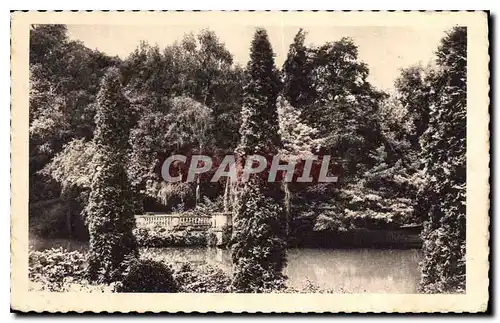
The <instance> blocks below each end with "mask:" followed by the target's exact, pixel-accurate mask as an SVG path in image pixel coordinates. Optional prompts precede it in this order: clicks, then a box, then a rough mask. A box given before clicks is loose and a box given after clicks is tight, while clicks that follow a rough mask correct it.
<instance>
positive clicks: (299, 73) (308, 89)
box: [283, 28, 316, 109]
mask: <svg viewBox="0 0 500 323" xmlns="http://www.w3.org/2000/svg"><path fill="white" fill-rule="evenodd" d="M305 37H306V32H304V30H303V29H302V28H301V29H300V30H299V31H298V32H297V34H296V35H295V37H294V39H293V43H292V44H291V45H290V49H289V51H288V55H287V58H286V60H285V63H284V64H283V93H284V95H285V98H286V99H287V100H288V102H290V104H291V105H292V106H293V107H295V108H298V109H304V108H306V107H307V106H308V105H309V104H311V103H312V102H313V100H314V97H315V93H316V92H315V89H314V87H313V84H312V79H311V73H312V64H311V60H310V59H309V57H308V55H309V54H310V50H308V48H307V47H306V46H305V45H304V41H305Z"/></svg>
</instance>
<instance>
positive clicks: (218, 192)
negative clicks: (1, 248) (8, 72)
mask: <svg viewBox="0 0 500 323" xmlns="http://www.w3.org/2000/svg"><path fill="white" fill-rule="evenodd" d="M108 14H109V15H110V16H109V17H108V16H106V15H108ZM120 14H123V15H127V16H126V17H127V19H128V20H127V19H125V18H123V19H120ZM134 14H137V15H136V16H135V15H134ZM351 14H352V16H349V15H351ZM358 14H359V15H358ZM362 14H363V13H347V12H346V13H342V12H337V13H334V12H333V13H332V12H330V13H327V12H323V13H322V12H295V13H293V12H266V13H264V12H260V13H259V12H191V13H189V12H162V13H161V12H157V13H150V16H151V17H150V18H148V17H149V16H148V14H147V13H142V15H141V13H132V12H129V13H126V12H124V13H119V12H115V13H100V15H95V17H94V18H92V17H93V16H92V13H86V14H85V13H82V15H79V13H77V12H74V13H70V12H66V13H54V12H53V13H36V14H35V15H31V16H30V13H17V16H16V15H15V13H14V14H13V18H12V19H13V32H15V31H16V29H15V28H17V26H18V25H19V26H20V27H19V29H18V30H17V31H19V32H20V30H21V29H22V30H23V31H24V34H22V36H21V35H20V34H15V35H13V45H12V46H14V49H16V48H17V49H18V50H19V51H18V52H17V53H22V54H19V55H18V56H16V55H17V54H16V52H13V53H14V54H13V58H12V59H13V64H14V63H15V64H17V65H16V66H19V71H22V72H19V73H18V74H16V70H14V71H13V74H12V78H13V89H14V90H15V89H16V81H17V82H18V83H17V84H18V85H19V87H18V89H20V90H19V91H21V90H22V91H25V92H19V96H17V95H18V94H17V93H16V92H13V93H14V97H16V96H17V97H22V99H19V101H15V100H14V101H13V106H12V114H13V123H12V131H13V137H12V138H13V139H12V140H13V160H12V163H13V166H12V167H13V171H12V182H13V183H12V185H13V186H12V192H13V198H15V199H16V201H14V200H13V211H12V212H13V213H12V215H11V216H12V220H11V221H12V223H13V229H12V233H11V240H12V248H13V250H21V248H22V250H23V252H19V253H17V254H16V256H15V257H14V256H13V258H12V266H13V268H14V266H17V265H19V266H20V267H19V268H23V269H22V270H20V271H18V273H16V274H15V277H14V276H13V280H14V278H17V279H18V282H19V281H21V280H22V281H23V282H22V283H19V284H18V286H15V287H13V288H14V290H13V293H16V295H17V296H18V297H13V301H16V304H17V307H18V308H20V309H21V310H23V309H25V310H28V309H29V308H30V305H28V304H32V305H31V306H34V308H38V310H43V306H47V307H50V308H52V307H51V306H56V307H55V308H57V301H52V302H51V304H49V303H45V305H43V304H42V305H38V306H42V307H37V306H35V305H33V302H31V301H29V300H28V299H29V297H28V296H24V298H23V297H21V295H31V294H33V295H49V296H47V297H51V296H50V295H55V296H54V297H58V299H60V300H63V299H64V298H65V297H67V298H68V299H69V298H71V297H73V298H76V297H83V298H84V299H87V300H88V302H90V301H91V300H92V299H93V297H94V295H95V298H94V299H95V303H96V310H97V308H101V307H100V306H105V305H104V303H105V302H106V301H104V300H105V299H106V298H102V297H110V298H109V300H110V302H111V300H112V299H114V300H115V301H116V302H117V303H118V302H119V301H118V300H119V299H123V297H128V296H130V297H134V296H133V295H134V293H140V295H146V294H143V293H150V294H147V295H149V296H153V295H154V296H156V295H158V297H164V296H165V297H174V298H172V300H174V299H175V297H177V296H178V297H183V298H182V299H184V300H189V299H190V297H191V296H190V295H192V294H196V295H197V296H196V297H197V298H196V299H198V297H203V296H199V294H207V296H208V295H210V297H212V298H211V299H217V298H218V297H223V296H224V295H223V294H228V295H235V297H237V296H238V295H253V296H251V297H255V298H256V299H258V298H259V297H266V295H269V294H272V295H273V296H272V297H277V298H276V299H277V300H279V297H284V299H296V300H299V299H306V298H305V297H309V296H310V297H319V298H318V299H320V298H321V297H325V300H327V299H328V297H330V296H329V295H332V296H331V297H344V296H345V297H352V296H353V295H360V297H363V295H367V297H373V298H371V299H376V298H378V299H379V300H377V302H382V301H383V299H384V298H385V297H387V304H386V305H387V307H388V308H394V311H398V309H397V306H399V305H391V304H400V303H405V305H401V306H403V307H404V306H406V307H404V308H403V307H402V308H401V311H414V312H419V311H430V310H431V309H432V308H435V310H441V311H448V310H458V308H456V306H460V305H459V303H457V302H455V301H453V298H452V297H461V296H463V297H464V298H461V299H462V300H467V299H469V298H467V297H470V299H473V300H474V301H472V302H470V301H467V302H464V305H463V306H464V307H463V309H464V310H468V311H474V310H475V311H484V310H485V309H486V308H485V307H486V302H487V300H488V292H487V286H488V274H487V273H488V267H489V265H488V262H487V260H488V253H489V251H488V240H487V239H488V238H487V234H488V208H489V200H488V194H489V186H488V178H489V169H488V163H489V152H488V151H489V143H488V122H489V120H488V118H489V116H488V104H489V103H488V96H487V95H488V91H489V89H488V88H487V87H488V75H487V73H488V38H487V13H485V12H457V13H453V14H450V15H446V13H445V12H441V13H438V12H436V13H434V14H428V15H427V16H426V14H425V13H417V12H415V13H413V12H406V13H385V14H384V13H375V12H373V13H371V14H372V15H369V16H366V17H367V19H364V18H363V17H364V16H362ZM366 14H370V13H369V12H367V13H366ZM392 15H394V16H392ZM133 17H137V18H140V19H138V20H137V21H133V20H132V18H133ZM393 17H394V19H391V18H393ZM16 18H17V20H16ZM45 18H47V19H45ZM73 18H74V19H73ZM80 18H81V19H80ZM107 18H109V19H107ZM115 18H116V19H115ZM368 18H369V19H372V18H373V19H374V20H373V23H370V20H369V19H368ZM92 19H94V21H93V22H92ZM336 19H337V20H336ZM355 19H357V20H355ZM426 19H428V20H427V21H428V23H424V21H425V20H426ZM127 21H130V23H128V24H127ZM141 21H144V23H141ZM353 21H359V22H360V23H359V25H357V24H355V23H353ZM16 22H18V25H16ZM21 26H22V27H21ZM18 35H19V36H18ZM22 37H24V38H22ZM16 39H19V42H18V43H16ZM21 39H22V41H21ZM471 42H473V43H471ZM16 46H18V47H16ZM24 51H26V53H24ZM473 73H474V74H473ZM481 73H483V74H481ZM471 74H473V75H474V76H472V77H474V78H471V76H470V75H471ZM25 78H27V79H25ZM471 100H474V101H471ZM471 102H476V103H475V104H471ZM16 104H18V105H16ZM18 125H20V126H18ZM16 134H19V136H18V137H16ZM15 140H18V142H20V144H19V145H20V146H19V149H16V148H14V142H15ZM21 147H22V148H21ZM16 151H17V153H16ZM16 158H17V159H16ZM16 160H17V161H19V164H18V163H16ZM16 172H17V173H16ZM15 174H22V175H19V176H18V177H16V176H15ZM16 183H17V184H16ZM16 194H17V195H16ZM18 206H19V208H18ZM16 208H17V210H20V211H19V212H17V213H15V210H16ZM470 226H472V227H470ZM471 231H472V233H471ZM18 232H20V233H18ZM17 234H19V235H18V236H17ZM472 246H474V249H470V248H472ZM16 248H19V249H16ZM12 253H13V254H14V251H12ZM471 253H472V254H471ZM26 257H27V258H28V259H26ZM472 258H473V259H472ZM471 259H472V260H471ZM26 262H27V268H25V266H26ZM21 266H24V267H21ZM21 274H22V275H21ZM23 275H27V277H24V276H23ZM14 283H15V282H14ZM14 285H16V284H14ZM429 294H432V295H441V296H442V297H443V302H442V303H441V302H439V301H438V302H436V300H435V299H434V300H432V299H431V298H429V302H428V304H427V305H426V306H424V302H425V300H426V297H431V296H430V295H429ZM65 295H67V296H65ZM77 295H82V296H77ZM106 295H107V296H106ZM115 295H116V297H117V298H113V297H115ZM138 295H139V294H138ZM176 295H177V296H176ZM217 295H220V296H217ZM14 296H15V295H14ZM269 296H271V295H269ZM441 296H440V297H441ZM33 297H35V296H33ZM120 297H121V298H120ZM193 297H194V295H193ZM249 297H250V296H249ZM294 297H298V298H294ZM412 297H416V299H418V300H419V301H415V302H412V301H411V300H412ZM446 297H449V298H446ZM33 299H35V298H33ZM98 299H101V301H100V303H101V304H97V303H99V301H98ZM168 299H169V298H164V300H168ZM262 299H263V300H264V299H266V300H268V301H269V300H270V299H272V298H262ZM311 299H312V298H311ZM341 299H342V298H339V300H341ZM380 299H382V300H380ZM457 299H460V298H457ZM470 299H469V300H470ZM135 300H137V298H135ZM158 300H160V298H158ZM360 300H361V298H360ZM403 300H406V301H403ZM131 302H132V301H131ZM173 302H174V301H172V302H170V303H169V305H168V306H170V307H168V308H167V307H165V308H162V305H161V302H160V301H158V304H157V305H155V307H154V308H155V309H156V310H157V311H169V310H172V309H173V308H174V307H172V306H173V304H174V303H173ZM196 302H198V301H196ZM239 302H243V301H239ZM297 302H298V301H297ZM300 302H302V301H300ZM326 302H327V301H324V302H323V303H322V302H319V303H320V305H318V306H321V310H322V311H338V310H341V309H342V308H343V306H345V305H342V304H341V303H337V304H334V303H330V304H326ZM339 302H341V301H339ZM350 302H352V300H351V301H350ZM363 302H364V301H363ZM366 302H367V303H365V304H358V305H357V306H359V307H360V308H375V309H376V308H378V307H377V306H379V305H377V304H382V303H370V302H371V301H370V300H367V301H366ZM374 302H375V301H374ZM391 302H393V303H391ZM83 303H85V302H83ZM83 303H82V304H83ZM194 303H195V302H194ZM67 304H69V303H67ZM89 304H90V303H89ZM151 304H152V303H151ZM370 304H371V305H370ZM447 304H448V305H447ZM164 305H165V304H164ZM440 305H442V308H440V307H439V306H440ZM61 306H63V305H61ZM65 306H66V307H62V308H64V309H65V310H72V309H74V308H72V307H71V305H65ZM75 306H76V305H75ZM137 306H142V307H141V308H144V309H146V308H147V306H148V304H147V303H145V304H141V305H137ZM151 306H153V305H151ZM165 306H167V305H165ZM182 306H183V307H182V308H183V309H184V310H186V308H189V306H192V310H193V311H194V310H197V309H198V307H197V306H202V305H196V304H189V303H184V304H183V305H182ZM220 306H222V305H220V304H219V305H217V306H216V307H214V308H217V309H219V308H223V307H220ZM242 306H243V307H242V308H246V309H247V310H248V306H251V304H246V305H243V304H242ZM352 306H356V305H352ZM370 306H371V307H370ZM384 306H385V305H384ZM419 306H422V307H419ZM433 306H434V307H433ZM447 306H449V307H447ZM14 307H16V306H14ZM82 308H84V307H82ZM110 308H111V307H110ZM117 308H118V307H117ZM207 308H210V307H207ZM266 308H267V307H266ZM280 308H281V307H279V306H278V307H277V309H276V310H277V311H280ZM311 308H312V309H313V310H314V308H315V307H311ZM381 308H382V307H381ZM254 309H255V310H262V308H259V307H258V306H257V305H256V307H255V308H254ZM86 310H90V311H92V310H93V308H89V309H86ZM229 310H231V309H229ZM49 311H50V309H49ZM283 311H286V310H283ZM353 311H355V310H353ZM288 312H294V310H293V309H288Z"/></svg>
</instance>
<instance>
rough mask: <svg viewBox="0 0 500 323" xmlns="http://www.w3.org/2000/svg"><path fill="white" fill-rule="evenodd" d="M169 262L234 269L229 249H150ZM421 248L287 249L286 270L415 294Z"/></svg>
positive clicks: (320, 282)
mask: <svg viewBox="0 0 500 323" xmlns="http://www.w3.org/2000/svg"><path fill="white" fill-rule="evenodd" d="M30 244H31V245H32V246H33V247H35V248H36V249H45V248H50V247H54V246H62V247H65V248H68V249H85V244H75V243H72V242H68V241H64V240H61V241H51V242H50V243H49V242H42V241H30ZM149 252H154V253H156V254H159V255H161V257H162V258H167V259H169V261H170V262H173V263H180V262H186V261H189V262H195V263H207V264H213V265H218V266H220V267H222V268H223V269H225V270H227V271H231V257H230V252H229V251H227V250H221V249H216V248H162V249H149ZM420 259H421V251H420V250H418V249H410V250H391V249H312V248H296V249H290V250H288V265H287V267H286V269H285V273H286V275H287V276H288V285H289V286H291V287H295V288H301V287H304V286H305V285H306V284H307V282H308V281H310V282H311V283H312V284H314V285H316V286H319V287H321V288H323V289H331V290H334V291H336V292H343V293H416V292H417V287H418V282H419V279H420V272H419V269H418V263H419V261H420Z"/></svg>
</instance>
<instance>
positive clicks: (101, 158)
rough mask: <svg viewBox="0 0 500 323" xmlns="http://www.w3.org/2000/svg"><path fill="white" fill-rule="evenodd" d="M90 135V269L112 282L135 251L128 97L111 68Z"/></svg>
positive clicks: (95, 276)
mask: <svg viewBox="0 0 500 323" xmlns="http://www.w3.org/2000/svg"><path fill="white" fill-rule="evenodd" d="M97 100H98V105H97V111H96V118H95V123H96V130H95V136H94V144H95V146H96V147H95V150H96V152H95V155H94V158H93V161H92V163H93V164H95V165H96V173H95V175H94V176H93V178H92V181H91V183H90V195H89V202H88V205H87V210H86V212H87V214H88V218H87V224H88V228H89V233H90V252H89V258H88V261H89V267H88V274H89V278H90V279H92V280H98V281H104V282H111V281H113V280H115V279H116V276H117V275H119V274H120V273H121V272H123V270H124V269H125V267H124V266H125V260H126V259H127V258H129V257H133V256H135V255H136V253H137V242H136V239H135V237H134V235H133V233H132V230H133V228H134V227H135V218H134V211H135V210H134V203H133V200H134V195H133V192H132V191H131V189H130V184H129V182H128V179H127V174H126V172H125V169H124V165H125V160H126V159H125V158H126V153H127V149H128V134H129V129H130V126H131V124H130V120H131V118H130V112H129V108H130V105H129V102H128V100H127V99H126V98H125V96H124V95H123V94H122V90H121V84H120V80H119V74H118V72H117V71H116V70H110V71H109V72H108V73H107V74H106V76H105V77H104V79H103V81H102V89H101V91H100V92H99V95H98V99H97Z"/></svg>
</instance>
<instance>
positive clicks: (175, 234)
mask: <svg viewBox="0 0 500 323" xmlns="http://www.w3.org/2000/svg"><path fill="white" fill-rule="evenodd" d="M134 235H135V237H136V239H137V243H138V244H139V246H141V247H149V248H161V247H191V246H206V245H207V235H208V233H207V232H206V231H191V230H190V229H189V228H187V229H186V230H183V231H170V230H168V229H166V228H164V227H162V226H158V225H143V226H141V227H138V228H136V229H134Z"/></svg>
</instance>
